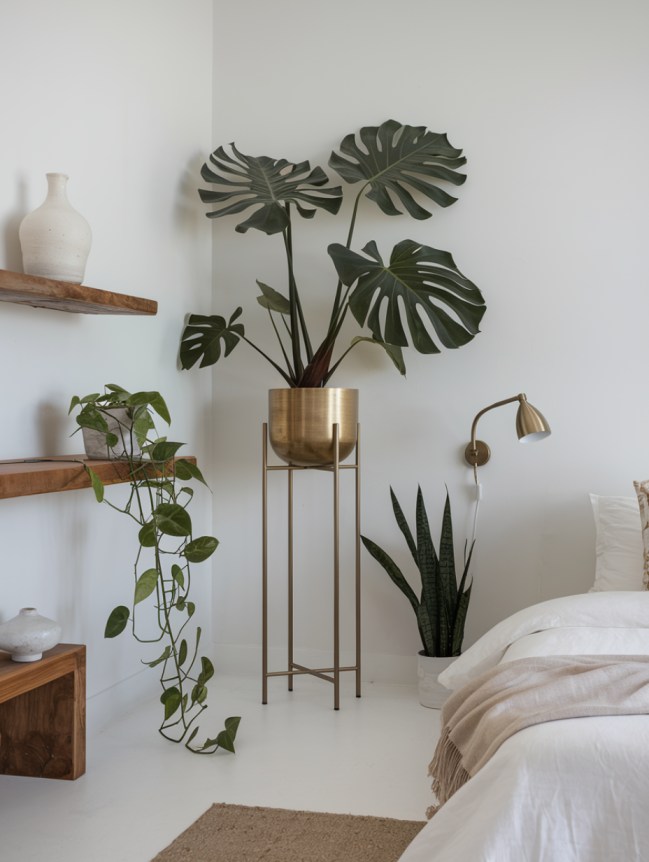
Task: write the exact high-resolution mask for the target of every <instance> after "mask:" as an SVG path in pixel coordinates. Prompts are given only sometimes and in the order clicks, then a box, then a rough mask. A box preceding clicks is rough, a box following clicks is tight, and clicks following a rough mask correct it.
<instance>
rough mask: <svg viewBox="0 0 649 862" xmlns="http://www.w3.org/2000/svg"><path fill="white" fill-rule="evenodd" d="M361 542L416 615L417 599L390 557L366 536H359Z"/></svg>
mask: <svg viewBox="0 0 649 862" xmlns="http://www.w3.org/2000/svg"><path fill="white" fill-rule="evenodd" d="M361 540H362V542H363V544H364V545H365V547H366V549H367V550H368V551H369V552H370V554H371V555H372V556H373V557H374V559H375V560H376V561H377V562H378V563H380V564H381V565H382V566H383V568H384V569H385V571H386V572H387V573H388V575H389V576H390V578H391V580H392V582H393V583H394V584H396V586H397V587H399V589H400V590H401V592H402V593H403V594H404V596H405V597H406V598H407V599H408V601H409V602H410V604H411V605H412V609H413V610H414V612H415V613H417V611H418V608H419V599H418V598H417V596H416V595H415V591H414V590H413V589H412V587H411V586H410V584H409V583H408V581H407V580H406V579H405V578H404V576H403V573H402V572H401V570H400V569H399V567H398V566H397V564H396V563H395V562H394V560H393V559H392V557H391V556H390V555H389V554H387V553H386V552H385V551H384V550H383V548H379V546H378V545H377V544H376V542H373V541H372V540H371V539H368V538H367V537H366V536H361Z"/></svg>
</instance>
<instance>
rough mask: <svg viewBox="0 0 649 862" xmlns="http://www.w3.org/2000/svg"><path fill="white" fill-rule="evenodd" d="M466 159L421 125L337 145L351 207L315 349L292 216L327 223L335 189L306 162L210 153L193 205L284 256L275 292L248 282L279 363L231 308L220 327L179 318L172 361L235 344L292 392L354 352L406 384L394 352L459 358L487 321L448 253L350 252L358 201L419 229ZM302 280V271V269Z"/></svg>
mask: <svg viewBox="0 0 649 862" xmlns="http://www.w3.org/2000/svg"><path fill="white" fill-rule="evenodd" d="M465 162H466V159H465V158H464V156H463V155H462V150H459V149H456V148H455V147H452V146H451V144H450V143H449V141H448V138H447V136H446V135H445V134H436V133H434V132H430V131H428V130H427V129H426V128H425V127H423V126H407V125H402V124H401V123H398V122H396V121H395V120H387V121H386V122H384V123H382V124H381V125H380V126H377V127H374V126H368V127H365V128H362V129H361V130H360V132H359V133H358V134H357V135H354V134H350V135H347V137H345V138H344V139H343V140H342V142H341V144H340V146H339V148H338V151H334V152H333V153H332V154H331V157H330V159H329V167H330V168H331V170H332V171H333V172H334V173H336V174H337V175H338V176H339V177H341V178H342V179H343V180H344V181H345V182H346V183H349V184H350V185H357V186H359V190H358V192H357V194H356V197H355V199H354V201H353V205H352V208H351V214H350V223H349V228H348V230H347V235H346V240H345V243H344V245H343V244H341V243H334V244H332V245H330V246H329V247H328V249H327V251H328V253H329V256H330V257H331V260H332V261H333V265H334V267H335V270H336V273H337V276H338V280H337V283H336V284H335V286H334V285H332V291H331V313H330V316H329V322H328V325H327V328H326V331H325V333H324V337H323V338H322V340H321V341H320V342H319V343H316V342H315V341H314V340H313V339H312V337H311V335H310V332H309V329H308V327H307V323H306V317H305V313H304V309H303V304H302V299H301V297H300V292H299V289H298V279H297V269H298V266H297V261H296V255H295V251H294V248H293V217H294V215H295V214H297V215H298V216H301V217H302V218H307V219H311V218H313V216H314V215H315V213H316V212H317V210H319V209H320V210H325V211H326V212H328V213H330V214H333V215H335V214H337V213H338V212H339V210H340V207H341V204H342V202H343V192H342V188H341V187H340V186H338V185H336V186H334V185H331V183H330V179H329V177H328V176H327V174H326V173H325V171H324V170H323V169H322V168H321V167H315V168H312V167H311V165H310V164H309V162H308V161H304V162H299V163H297V164H294V163H291V162H288V161H287V160H286V159H274V158H269V157H267V156H248V155H245V154H244V153H242V152H240V151H239V150H238V149H237V148H236V147H235V145H234V144H231V145H230V146H229V147H228V148H226V147H219V148H218V149H217V150H215V151H214V152H213V153H212V155H211V156H210V158H209V163H206V164H204V165H203V168H202V171H201V175H202V177H203V179H204V180H205V181H206V182H208V183H210V184H212V186H213V188H211V189H200V190H199V194H200V197H201V199H202V200H203V202H205V203H207V204H210V205H211V206H212V207H213V208H212V209H211V210H210V211H209V212H208V213H207V216H208V217H209V218H222V217H224V216H233V215H234V216H236V215H238V214H239V213H243V212H244V211H247V210H252V212H251V213H249V214H247V217H246V218H245V219H244V220H243V221H240V222H239V223H238V224H237V225H236V227H235V230H236V231H238V232H239V233H245V232H246V231H248V230H249V229H251V228H253V229H255V230H258V231H261V232H262V233H265V234H267V235H279V236H281V238H282V245H283V247H284V253H285V256H286V271H287V284H286V288H285V289H284V291H283V292H282V291H281V290H277V289H276V288H274V287H271V286H270V285H268V284H266V283H265V282H263V281H257V285H258V288H259V294H258V296H257V302H258V303H259V304H260V305H261V306H262V307H263V308H265V309H266V311H267V312H268V315H269V317H270V322H271V325H272V327H273V330H274V332H275V335H276V337H277V341H278V343H279V351H280V354H281V360H280V359H279V356H278V360H279V361H276V359H273V358H272V357H271V356H270V355H268V354H267V353H266V352H265V351H264V350H262V349H261V348H260V347H259V346H258V345H257V344H255V343H254V342H253V341H252V340H251V339H249V338H248V336H247V335H246V330H245V328H244V324H243V322H242V319H241V315H242V309H241V307H239V308H237V309H236V310H235V311H234V313H233V314H232V315H231V316H230V317H229V318H228V319H226V318H225V317H221V316H220V315H212V316H205V315H198V314H192V315H190V316H189V318H188V321H187V325H186V327H185V329H184V332H183V335H182V340H181V348H180V359H181V364H182V366H183V368H191V367H192V366H194V365H195V364H196V363H200V366H201V367H203V366H207V365H212V364H214V363H215V362H217V361H218V360H219V359H220V358H221V357H222V356H228V354H230V353H231V352H232V351H233V350H234V348H235V347H236V346H237V345H238V344H239V342H241V341H244V342H245V343H247V344H248V345H250V346H251V347H252V348H254V349H255V350H256V351H257V352H258V353H260V354H261V355H262V356H263V357H264V358H265V359H266V360H267V361H268V362H269V363H270V364H271V365H272V366H273V368H275V370H276V371H277V372H278V373H279V374H280V375H281V377H282V378H283V379H284V381H285V383H286V384H288V386H290V387H321V386H324V385H326V384H327V382H328V381H329V379H330V378H331V376H332V374H333V373H334V372H335V371H336V369H337V368H338V366H339V365H340V363H341V362H342V360H343V359H344V358H345V356H347V354H348V353H349V351H350V350H352V349H353V348H354V347H355V345H356V344H358V343H360V342H369V343H372V344H377V345H380V346H381V347H382V348H383V349H384V350H385V351H386V353H387V354H388V356H389V357H390V359H391V360H392V362H393V363H394V365H395V366H396V367H397V369H398V370H399V371H400V372H401V374H405V370H406V369H405V363H404V358H403V348H404V347H408V346H411V347H413V348H414V349H415V350H417V351H418V352H420V353H439V352H440V347H439V345H442V346H443V347H445V348H456V347H461V346H462V345H464V344H466V343H467V342H469V341H471V339H472V338H473V337H474V336H475V335H476V333H477V332H478V331H479V324H480V321H481V319H482V316H483V314H484V312H485V304H484V301H483V297H482V294H481V292H480V290H479V289H478V288H477V287H476V285H475V284H474V283H473V282H471V281H470V280H469V279H468V278H467V277H466V276H464V275H463V274H462V273H461V272H460V270H459V269H458V268H457V266H456V264H455V261H454V260H453V257H452V256H451V254H450V253H449V252H447V251H442V250H440V249H437V248H433V247H432V246H429V245H425V244H424V243H422V242H420V241H417V240H413V239H404V240H401V241H400V242H398V243H397V244H396V245H395V246H394V248H393V249H392V251H391V253H390V255H389V257H386V256H384V255H382V253H381V251H380V250H379V248H378V246H377V244H376V242H374V241H370V242H368V243H367V244H366V245H365V247H364V248H363V249H362V250H361V251H356V250H354V249H353V248H352V243H353V239H354V230H355V227H356V221H357V216H358V213H359V208H360V205H361V201H362V199H363V198H367V199H369V200H370V201H372V202H373V203H375V204H376V205H377V206H378V207H379V209H380V210H381V211H382V212H383V213H384V214H385V215H388V216H396V215H401V214H403V213H404V212H407V213H408V214H409V215H410V216H412V217H413V218H415V219H419V220H421V219H427V218H429V217H430V216H431V212H430V211H429V210H428V209H426V208H425V207H424V206H422V204H421V203H420V202H418V200H417V199H416V198H419V200H421V199H422V198H423V199H426V198H427V199H428V200H429V201H431V202H432V203H433V204H437V205H438V206H441V207H447V206H449V205H451V204H453V203H455V201H456V198H455V197H453V196H452V195H450V194H449V193H448V192H447V191H445V190H444V189H443V188H442V187H441V186H442V185H445V184H450V185H452V186H460V185H462V183H463V182H464V181H465V179H466V176H465V174H462V173H460V172H459V171H458V168H461V167H462V165H464V164H465ZM307 272H308V269H307ZM348 312H351V315H352V317H353V318H354V319H355V321H356V323H357V324H358V325H359V327H361V329H363V328H364V327H367V329H369V334H365V335H359V336H357V337H355V338H353V339H352V341H351V343H350V344H346V345H345V346H344V347H343V349H342V351H341V352H339V354H338V355H335V353H334V351H335V347H336V341H337V339H338V337H339V336H340V334H341V330H342V327H343V323H344V322H345V319H346V318H347V316H348Z"/></svg>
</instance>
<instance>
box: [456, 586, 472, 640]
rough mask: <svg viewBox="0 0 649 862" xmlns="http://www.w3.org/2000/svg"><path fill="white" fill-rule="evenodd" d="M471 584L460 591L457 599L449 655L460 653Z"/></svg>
mask: <svg viewBox="0 0 649 862" xmlns="http://www.w3.org/2000/svg"><path fill="white" fill-rule="evenodd" d="M472 589H473V584H471V586H470V587H469V589H468V590H466V591H465V592H463V593H460V595H459V596H458V600H457V612H456V615H455V624H454V626H453V642H452V644H451V655H460V653H461V651H462V641H463V640H464V623H465V622H466V616H467V611H468V610H469V601H470V600H471V590H472Z"/></svg>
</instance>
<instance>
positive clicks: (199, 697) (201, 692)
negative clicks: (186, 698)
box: [192, 683, 207, 703]
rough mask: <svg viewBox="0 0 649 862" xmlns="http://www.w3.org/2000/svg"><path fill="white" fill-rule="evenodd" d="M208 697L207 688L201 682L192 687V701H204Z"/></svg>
mask: <svg viewBox="0 0 649 862" xmlns="http://www.w3.org/2000/svg"><path fill="white" fill-rule="evenodd" d="M206 698H207V688H206V687H205V686H204V685H202V684H201V683H196V685H195V686H194V687H193V689H192V703H203V702H204V701H205V699H206Z"/></svg>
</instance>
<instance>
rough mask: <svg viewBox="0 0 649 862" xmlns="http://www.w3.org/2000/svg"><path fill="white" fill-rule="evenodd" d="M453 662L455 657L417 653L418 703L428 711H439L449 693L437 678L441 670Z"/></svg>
mask: <svg viewBox="0 0 649 862" xmlns="http://www.w3.org/2000/svg"><path fill="white" fill-rule="evenodd" d="M453 661H455V656H441V657H440V656H431V655H423V654H422V653H419V655H418V656H417V682H418V688H419V703H420V704H421V705H422V706H427V707H428V708H429V709H441V708H442V707H443V706H444V701H445V700H446V698H447V697H448V696H449V695H450V693H451V692H450V691H449V690H448V689H447V688H445V687H444V686H443V685H442V684H441V683H439V682H437V677H438V676H439V675H440V673H441V672H442V671H443V670H446V668H447V667H448V666H449V665H450V664H451V663H452V662H453Z"/></svg>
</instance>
